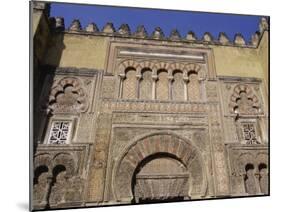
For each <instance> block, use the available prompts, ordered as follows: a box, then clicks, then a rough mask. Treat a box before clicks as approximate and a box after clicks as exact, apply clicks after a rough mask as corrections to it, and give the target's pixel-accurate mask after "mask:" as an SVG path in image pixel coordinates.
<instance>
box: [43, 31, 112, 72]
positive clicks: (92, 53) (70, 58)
mask: <svg viewBox="0 0 281 212" xmlns="http://www.w3.org/2000/svg"><path fill="white" fill-rule="evenodd" d="M106 50H107V41H106V37H99V36H81V35H75V34H67V33H66V34H57V35H54V36H53V37H52V40H51V42H50V46H49V49H48V52H47V55H46V58H45V64H48V65H55V66H60V67H77V68H93V69H104V64H105V57H106Z"/></svg>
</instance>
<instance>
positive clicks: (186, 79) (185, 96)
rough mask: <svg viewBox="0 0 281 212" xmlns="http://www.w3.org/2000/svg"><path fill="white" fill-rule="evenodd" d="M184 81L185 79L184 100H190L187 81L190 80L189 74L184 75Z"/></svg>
mask: <svg viewBox="0 0 281 212" xmlns="http://www.w3.org/2000/svg"><path fill="white" fill-rule="evenodd" d="M183 81H184V100H185V101H188V90H187V89H188V87H187V83H188V81H189V78H188V76H184V77H183Z"/></svg>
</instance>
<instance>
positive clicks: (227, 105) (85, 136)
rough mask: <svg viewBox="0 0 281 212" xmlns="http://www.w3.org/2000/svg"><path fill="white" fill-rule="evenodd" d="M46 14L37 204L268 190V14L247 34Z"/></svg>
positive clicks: (66, 204) (148, 199)
mask: <svg viewBox="0 0 281 212" xmlns="http://www.w3.org/2000/svg"><path fill="white" fill-rule="evenodd" d="M49 21H50V27H51V34H50V39H49V40H48V48H47V49H46V52H47V53H46V54H45V57H44V60H43V61H44V62H43V64H41V70H42V71H43V72H44V74H45V78H44V80H43V81H44V83H43V86H42V90H41V91H40V99H39V103H38V105H36V107H37V110H38V111H40V114H43V115H42V116H41V118H40V123H38V125H37V126H36V129H37V132H36V136H35V148H34V186H33V189H34V193H33V194H34V195H33V199H34V202H33V204H34V208H36V209H43V208H62V207H79V206H80V207H81V206H92V205H109V204H128V203H138V202H153V201H171V200H189V199H191V200H192V199H204V198H216V197H230V196H246V195H267V194H268V190H267V185H268V166H269V164H268V160H267V156H268V129H267V117H268V114H267V110H268V109H267V101H266V99H267V91H266V86H265V85H266V83H267V80H268V79H267V78H265V73H266V71H267V68H266V65H265V64H267V59H266V56H267V54H266V49H267V47H266V42H265V40H266V39H267V34H266V33H267V31H264V30H265V28H264V25H263V28H262V30H263V31H262V32H264V33H265V34H264V33H263V34H262V35H263V36H264V37H262V38H261V40H260V38H258V40H257V38H256V37H255V38H253V40H252V41H255V42H256V43H252V44H251V45H248V44H245V42H244V40H243V38H242V37H241V36H240V35H236V37H235V41H234V42H233V43H230V42H229V41H228V40H227V38H226V37H225V35H223V34H220V37H219V39H218V40H214V39H213V38H212V37H211V35H210V34H208V33H206V34H205V35H204V38H203V39H202V40H201V41H199V40H198V39H196V38H195V35H194V34H192V33H189V34H188V35H187V37H186V39H185V40H183V39H182V38H180V36H179V34H178V32H176V31H173V33H172V35H171V37H170V38H168V39H167V38H165V37H164V35H163V32H162V31H161V29H160V28H157V29H155V31H154V32H153V34H152V36H151V37H148V36H147V33H146V31H145V29H144V28H143V27H139V28H138V29H137V32H135V33H131V32H130V30H129V28H128V26H126V25H122V26H121V27H120V28H119V29H118V30H115V29H114V27H113V25H112V24H107V25H106V26H105V27H104V28H103V30H102V32H99V31H98V29H97V27H96V26H95V25H94V24H92V25H89V26H88V27H87V28H86V29H85V30H82V29H81V25H80V23H79V21H77V20H75V21H74V22H73V23H72V24H71V26H70V28H69V29H68V30H65V29H64V25H63V21H62V19H61V18H56V19H55V20H54V19H50V20H49ZM52 23H53V24H54V23H55V25H54V26H55V27H54V26H53V25H52ZM263 24H264V23H263ZM266 30H267V29H266ZM256 36H258V35H256ZM259 41H260V42H261V43H260V44H259V45H258V43H257V42H259ZM261 58H262V59H261ZM165 167H166V168H165ZM167 167H170V168H167ZM68 185H71V186H68Z"/></svg>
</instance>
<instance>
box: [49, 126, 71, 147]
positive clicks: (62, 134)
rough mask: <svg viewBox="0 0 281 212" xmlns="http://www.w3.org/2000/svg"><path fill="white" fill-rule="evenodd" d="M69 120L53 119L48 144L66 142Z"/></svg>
mask: <svg viewBox="0 0 281 212" xmlns="http://www.w3.org/2000/svg"><path fill="white" fill-rule="evenodd" d="M70 129H71V121H53V122H52V126H51V130H50V136H49V139H48V144H66V143H67V142H68V139H69V135H70Z"/></svg>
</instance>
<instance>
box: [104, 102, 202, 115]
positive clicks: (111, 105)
mask: <svg viewBox="0 0 281 212" xmlns="http://www.w3.org/2000/svg"><path fill="white" fill-rule="evenodd" d="M206 109H207V104H206V103H184V102H182V103H181V102H178V103H175V102H164V101H163V102H160V101H158V102H157V101H142V100H131V101H130V100H121V99H120V100H114V99H103V102H102V106H101V111H102V112H104V113H110V112H112V111H145V112H170V113H205V112H206Z"/></svg>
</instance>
